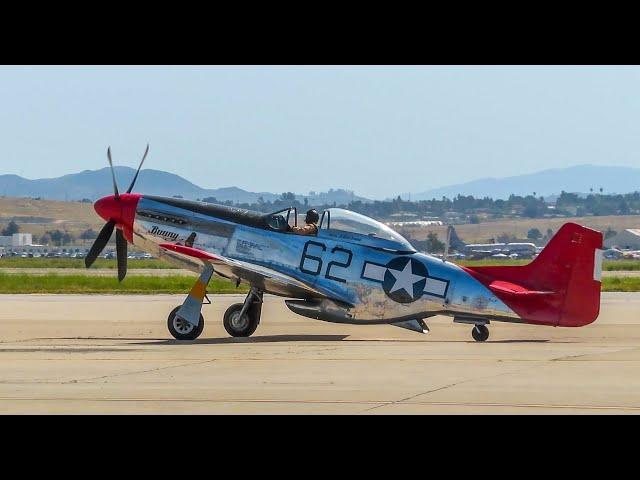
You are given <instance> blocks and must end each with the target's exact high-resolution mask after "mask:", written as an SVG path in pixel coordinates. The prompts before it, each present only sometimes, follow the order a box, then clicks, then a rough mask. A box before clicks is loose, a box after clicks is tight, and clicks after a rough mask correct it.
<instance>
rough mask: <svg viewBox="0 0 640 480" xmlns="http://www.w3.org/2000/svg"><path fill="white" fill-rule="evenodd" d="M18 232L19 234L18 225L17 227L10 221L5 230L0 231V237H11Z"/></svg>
mask: <svg viewBox="0 0 640 480" xmlns="http://www.w3.org/2000/svg"><path fill="white" fill-rule="evenodd" d="M18 232H20V225H18V224H17V223H16V222H14V221H13V220H11V221H10V222H9V225H7V228H5V229H4V230H2V235H3V236H10V235H13V234H14V233H18Z"/></svg>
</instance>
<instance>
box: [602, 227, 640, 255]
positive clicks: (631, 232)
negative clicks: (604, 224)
mask: <svg viewBox="0 0 640 480" xmlns="http://www.w3.org/2000/svg"><path fill="white" fill-rule="evenodd" d="M604 246H605V248H613V247H616V248H620V249H622V250H640V228H628V229H626V230H624V231H622V232H619V233H618V234H617V235H615V236H613V237H611V238H607V239H606V240H605V241H604Z"/></svg>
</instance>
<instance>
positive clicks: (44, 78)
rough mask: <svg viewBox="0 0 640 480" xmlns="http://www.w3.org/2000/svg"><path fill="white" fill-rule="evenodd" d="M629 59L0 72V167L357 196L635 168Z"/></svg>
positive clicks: (637, 76)
mask: <svg viewBox="0 0 640 480" xmlns="http://www.w3.org/2000/svg"><path fill="white" fill-rule="evenodd" d="M638 80H640V68H638V67H630V66H621V67H613V66H607V67H577V66H576V67H538V66H525V67H516V66H510V67H397V66H392V67H382V66H379V67H329V66H318V67H312V66H307V67H279V66H277V67H268V66H263V67H183V66H175V67H147V66H145V67H110V66H105V67H99V66H98V67H7V66H5V67H1V68H0V87H1V88H0V101H1V102H2V105H3V108H2V109H0V127H1V128H2V132H3V135H2V138H3V157H2V158H3V162H2V165H3V168H2V170H1V171H0V174H11V173H12V174H17V175H20V176H23V177H25V178H29V179H38V178H52V177H58V176H61V175H65V174H71V173H77V172H79V171H82V170H97V169H100V168H103V167H104V166H106V165H107V161H106V148H107V146H108V145H111V147H112V152H113V158H114V163H115V164H116V165H122V166H129V167H133V168H135V167H136V166H137V164H138V162H139V159H140V156H141V154H142V152H143V151H144V147H145V145H146V143H147V142H149V143H150V144H151V148H150V153H149V157H148V158H147V162H146V164H145V168H150V169H156V170H164V171H168V172H171V173H175V174H178V175H180V176H182V177H184V178H186V179H187V180H189V181H191V182H193V183H194V184H196V185H199V186H201V187H204V188H220V187H231V186H237V187H240V188H243V189H245V190H249V191H254V192H260V191H267V192H273V193H280V192H284V191H292V192H295V193H301V194H307V193H308V192H309V191H311V190H314V191H326V190H328V189H329V188H345V189H348V190H353V191H355V193H356V194H358V195H362V196H365V197H368V198H377V199H382V198H385V197H390V196H395V195H398V194H402V193H407V192H411V193H420V192H424V191H427V190H430V189H432V188H437V187H442V186H445V185H451V184H459V183H465V182H469V181H473V180H477V179H481V178H504V177H510V176H514V175H522V174H527V173H533V172H538V171H542V170H548V169H552V168H566V167H570V166H576V165H585V164H591V165H600V166H627V167H637V164H638V162H637V161H636V153H635V152H636V151H637V150H638V148H639V147H640V135H639V134H640V122H638V120H639V119H640V115H639V114H640V82H638Z"/></svg>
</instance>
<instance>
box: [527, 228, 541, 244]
mask: <svg viewBox="0 0 640 480" xmlns="http://www.w3.org/2000/svg"><path fill="white" fill-rule="evenodd" d="M527 238H528V239H530V240H533V241H534V242H535V241H536V240H539V239H541V238H542V232H540V230H538V229H537V228H532V229H531V230H529V232H528V233H527Z"/></svg>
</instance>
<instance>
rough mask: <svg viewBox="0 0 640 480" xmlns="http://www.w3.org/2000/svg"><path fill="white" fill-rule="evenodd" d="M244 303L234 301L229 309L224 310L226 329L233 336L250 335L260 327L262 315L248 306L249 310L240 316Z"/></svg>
mask: <svg viewBox="0 0 640 480" xmlns="http://www.w3.org/2000/svg"><path fill="white" fill-rule="evenodd" d="M241 310H242V303H234V304H233V305H231V306H230V307H229V308H227V311H226V312H224V321H223V322H222V323H223V325H224V329H225V330H226V331H227V333H228V334H229V335H231V336H232V337H250V336H251V335H252V334H253V332H255V331H256V328H258V324H259V323H260V316H259V315H256V313H255V310H254V309H252V308H248V309H247V311H246V312H245V313H244V314H243V315H242V316H240V311H241Z"/></svg>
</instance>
